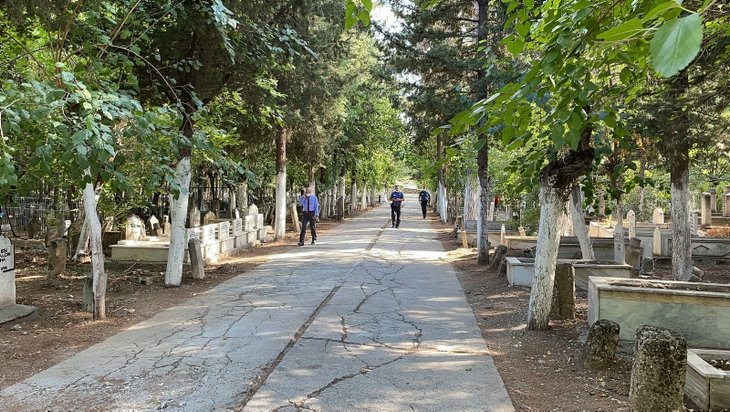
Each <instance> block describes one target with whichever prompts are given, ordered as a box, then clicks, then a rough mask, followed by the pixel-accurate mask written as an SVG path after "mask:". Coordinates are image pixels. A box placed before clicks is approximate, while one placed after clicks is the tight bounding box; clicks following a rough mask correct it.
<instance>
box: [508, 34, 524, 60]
mask: <svg viewBox="0 0 730 412" xmlns="http://www.w3.org/2000/svg"><path fill="white" fill-rule="evenodd" d="M505 43H506V45H507V50H509V52H510V53H512V54H514V55H515V56H516V55H518V54H520V53H521V52H522V49H523V48H524V47H525V42H524V40H522V38H520V37H517V36H515V35H512V36H510V37H508V38H507V39H506V40H505Z"/></svg>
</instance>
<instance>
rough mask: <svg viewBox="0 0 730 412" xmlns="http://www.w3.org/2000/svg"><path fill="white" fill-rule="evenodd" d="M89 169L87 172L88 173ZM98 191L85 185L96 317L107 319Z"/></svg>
mask: <svg viewBox="0 0 730 412" xmlns="http://www.w3.org/2000/svg"><path fill="white" fill-rule="evenodd" d="M88 173H89V172H88V170H87V174H88ZM96 205H97V199H96V191H95V190H94V185H93V184H92V183H87V184H86V187H84V213H85V216H86V218H85V223H86V225H87V226H88V228H89V239H90V244H91V274H92V278H93V285H94V286H93V294H94V319H106V283H107V275H106V273H105V272H104V250H103V246H102V244H101V222H99V215H98V214H97V213H96Z"/></svg>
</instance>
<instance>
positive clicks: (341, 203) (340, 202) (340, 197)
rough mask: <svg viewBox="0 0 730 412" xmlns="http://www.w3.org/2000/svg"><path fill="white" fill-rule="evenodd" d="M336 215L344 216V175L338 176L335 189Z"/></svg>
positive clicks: (342, 217)
mask: <svg viewBox="0 0 730 412" xmlns="http://www.w3.org/2000/svg"><path fill="white" fill-rule="evenodd" d="M337 208H338V209H339V210H338V215H339V216H338V217H339V218H340V219H344V218H345V176H340V182H339V189H338V190H337Z"/></svg>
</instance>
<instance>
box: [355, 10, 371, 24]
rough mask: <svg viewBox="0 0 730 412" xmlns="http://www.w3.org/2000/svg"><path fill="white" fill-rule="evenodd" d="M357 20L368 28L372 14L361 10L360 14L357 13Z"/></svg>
mask: <svg viewBox="0 0 730 412" xmlns="http://www.w3.org/2000/svg"><path fill="white" fill-rule="evenodd" d="M357 18H358V19H359V20H360V21H361V22H362V24H364V25H366V26H368V25H370V12H369V11H368V10H361V11H360V13H357Z"/></svg>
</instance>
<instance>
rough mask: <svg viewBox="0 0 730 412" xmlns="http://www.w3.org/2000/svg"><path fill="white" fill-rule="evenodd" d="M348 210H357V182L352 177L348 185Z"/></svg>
mask: <svg viewBox="0 0 730 412" xmlns="http://www.w3.org/2000/svg"><path fill="white" fill-rule="evenodd" d="M350 211H352V212H355V211H357V182H355V180H354V179H353V180H352V186H351V187H350Z"/></svg>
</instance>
